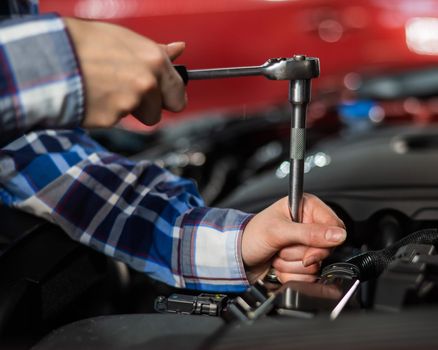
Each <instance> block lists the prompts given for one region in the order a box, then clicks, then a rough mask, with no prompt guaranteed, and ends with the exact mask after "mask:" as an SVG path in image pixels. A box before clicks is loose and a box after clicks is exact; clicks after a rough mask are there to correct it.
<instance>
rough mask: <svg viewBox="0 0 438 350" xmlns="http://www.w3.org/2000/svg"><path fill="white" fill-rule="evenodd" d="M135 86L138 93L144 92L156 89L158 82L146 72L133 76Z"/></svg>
mask: <svg viewBox="0 0 438 350" xmlns="http://www.w3.org/2000/svg"><path fill="white" fill-rule="evenodd" d="M133 86H134V89H135V91H137V92H138V93H144V92H148V91H151V90H154V89H156V88H157V87H158V82H157V80H156V79H154V78H152V77H150V76H147V75H146V74H138V75H136V76H135V77H134V78H133Z"/></svg>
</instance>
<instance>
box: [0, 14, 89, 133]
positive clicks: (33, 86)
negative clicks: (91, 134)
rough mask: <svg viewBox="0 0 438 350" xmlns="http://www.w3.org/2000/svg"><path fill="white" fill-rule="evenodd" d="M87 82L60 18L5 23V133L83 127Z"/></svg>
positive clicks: (1, 28) (1, 89) (1, 101)
mask: <svg viewBox="0 0 438 350" xmlns="http://www.w3.org/2000/svg"><path fill="white" fill-rule="evenodd" d="M83 113H84V94H83V86H82V79H81V76H80V72H79V67H78V63H77V59H76V56H75V52H74V49H73V46H72V45H71V42H70V37H69V35H68V33H67V31H66V28H65V25H64V22H63V21H62V19H61V18H59V17H58V16H57V15H54V14H45V15H40V16H29V17H23V18H19V19H18V18H17V19H11V20H4V21H1V22H0V116H1V118H0V133H1V135H2V139H3V140H5V139H9V140H12V139H14V138H16V137H17V136H19V135H22V134H23V133H25V132H28V131H30V130H33V129H36V128H67V127H74V126H78V125H79V123H80V121H81V119H82V117H83Z"/></svg>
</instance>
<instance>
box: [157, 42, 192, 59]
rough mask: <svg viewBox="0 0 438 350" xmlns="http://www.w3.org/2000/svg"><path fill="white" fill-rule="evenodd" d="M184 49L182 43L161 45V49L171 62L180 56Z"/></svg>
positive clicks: (184, 44)
mask: <svg viewBox="0 0 438 350" xmlns="http://www.w3.org/2000/svg"><path fill="white" fill-rule="evenodd" d="M185 47H186V43H185V42H183V41H177V42H174V43H170V44H165V45H162V48H163V49H164V51H166V53H167V55H168V56H169V58H170V60H171V61H173V60H175V59H177V58H178V57H179V56H181V55H182V53H183V52H184V49H185Z"/></svg>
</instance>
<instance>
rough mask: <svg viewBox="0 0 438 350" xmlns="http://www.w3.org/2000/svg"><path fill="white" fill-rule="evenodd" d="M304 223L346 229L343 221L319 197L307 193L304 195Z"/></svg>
mask: <svg viewBox="0 0 438 350" xmlns="http://www.w3.org/2000/svg"><path fill="white" fill-rule="evenodd" d="M303 201H304V205H303V222H304V223H310V222H315V223H319V224H326V225H330V226H339V227H343V228H345V225H344V223H343V221H342V220H341V219H340V218H339V217H338V216H337V215H336V213H335V212H334V211H333V209H331V208H330V207H329V206H328V205H327V204H325V203H324V202H323V201H322V200H321V199H319V198H318V197H316V196H314V195H312V194H309V193H305V194H304V195H303Z"/></svg>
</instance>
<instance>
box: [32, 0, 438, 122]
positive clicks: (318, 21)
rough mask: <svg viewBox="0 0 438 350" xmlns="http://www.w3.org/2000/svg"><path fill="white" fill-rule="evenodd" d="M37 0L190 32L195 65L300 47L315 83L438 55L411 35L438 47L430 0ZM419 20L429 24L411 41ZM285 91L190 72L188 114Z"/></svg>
mask: <svg viewBox="0 0 438 350" xmlns="http://www.w3.org/2000/svg"><path fill="white" fill-rule="evenodd" d="M40 8H41V11H42V12H50V11H55V12H58V13H60V14H61V15H63V16H75V17H81V18H88V19H97V20H102V21H108V22H112V23H116V24H120V25H122V26H125V27H128V28H130V29H132V30H134V31H136V32H138V33H140V34H142V35H145V36H147V37H149V38H151V39H153V40H155V41H157V42H162V43H168V42H172V41H181V40H182V41H185V42H186V44H187V48H186V51H185V53H184V54H183V56H182V57H181V58H180V59H179V60H178V63H183V64H185V65H186V66H187V67H188V68H189V69H190V68H191V69H196V68H212V67H228V66H243V65H258V64H262V63H263V62H264V61H265V60H266V59H268V58H271V57H289V56H291V55H293V54H297V53H299V54H306V55H309V56H314V57H319V58H320V60H321V77H320V78H319V79H317V81H315V84H314V87H315V89H314V91H315V92H322V91H330V90H333V89H339V88H342V87H343V86H344V85H345V83H346V84H347V85H348V84H349V82H348V81H346V80H345V77H346V76H347V79H348V77H350V78H351V75H347V74H348V73H351V72H357V73H359V74H360V75H374V74H381V73H382V72H388V71H399V70H406V69H410V68H414V67H424V66H430V65H436V64H437V63H438V49H437V50H436V51H434V50H432V51H431V52H423V51H422V50H421V47H420V49H418V47H416V45H417V44H418V42H417V43H416V42H415V40H417V41H419V45H421V44H424V40H426V44H428V45H429V46H430V47H431V48H434V47H435V46H436V47H438V34H436V33H438V24H436V23H435V22H434V21H438V2H437V1H434V0H392V1H380V0H356V1H351V0H331V1H327V0H215V1H204V0H160V1H144V0H105V1H104V0H101V1H96V0H62V1H59V0H40ZM415 20H420V21H421V20H423V21H426V25H425V26H423V27H421V26H420V29H418V28H417V32H416V33H415V32H414V34H417V38H415V37H414V39H412V40H414V42H413V43H412V42H411V43H409V40H411V39H409V38H408V37H407V33H408V32H409V30H410V29H409V28H410V25H411V24H412V23H413V22H412V21H415ZM428 23H429V24H430V26H429V27H427V24H428ZM428 28H429V30H428ZM414 29H415V28H414ZM434 30H435V32H434ZM433 32H434V33H435V34H434V33H433ZM428 33H429V34H428ZM421 35H423V37H424V36H426V38H422V37H421ZM418 36H419V38H418ZM412 40H411V41H412ZM421 40H423V42H421ZM427 40H429V41H427ZM417 46H418V45H417ZM350 83H351V82H350ZM353 84H354V81H353ZM287 93H288V89H287V82H278V81H269V80H266V79H264V78H261V77H252V78H238V79H222V80H214V81H193V82H190V83H189V86H188V96H189V106H188V108H187V109H186V110H185V112H184V113H183V114H185V115H187V114H189V115H194V114H196V115H200V112H206V111H234V112H237V113H239V114H246V113H250V112H252V111H254V110H256V109H260V108H265V107H267V106H271V105H274V104H280V103H284V102H286V101H287Z"/></svg>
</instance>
